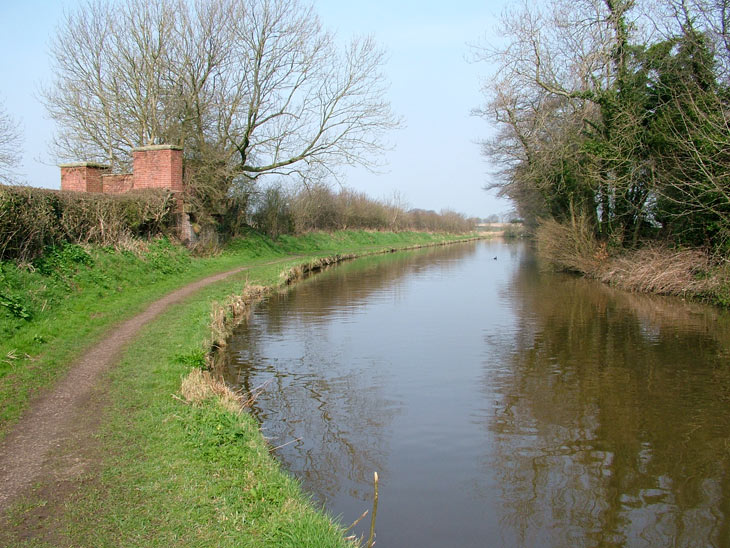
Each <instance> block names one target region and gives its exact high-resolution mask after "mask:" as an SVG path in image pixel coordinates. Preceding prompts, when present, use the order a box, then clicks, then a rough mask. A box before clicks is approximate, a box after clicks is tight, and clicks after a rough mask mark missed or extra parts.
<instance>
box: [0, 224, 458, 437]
mask: <svg viewBox="0 0 730 548" xmlns="http://www.w3.org/2000/svg"><path fill="white" fill-rule="evenodd" d="M453 238H454V237H453V236H442V235H432V234H421V233H401V234H393V233H378V232H372V233H371V232H362V231H343V232H338V233H334V234H326V233H312V234H307V235H304V236H299V237H293V236H282V237H281V238H280V239H279V240H278V241H272V240H270V239H269V238H266V237H264V236H262V235H260V234H257V233H255V232H251V233H249V234H247V235H246V237H244V238H239V239H236V240H234V241H232V242H231V243H230V244H229V245H228V246H227V247H226V249H225V250H224V251H223V252H222V253H221V254H219V255H218V256H215V257H207V258H196V257H193V256H191V255H190V253H189V252H188V251H187V250H186V249H185V248H183V247H181V246H175V245H172V244H171V243H170V242H168V241H167V240H156V241H153V242H150V243H149V244H147V245H146V246H144V249H142V250H141V251H140V252H138V253H136V254H135V253H132V252H130V251H116V250H114V249H110V248H98V247H97V248H84V247H81V246H76V245H68V246H66V247H64V248H60V249H59V248H57V249H54V250H51V251H49V253H47V254H46V255H45V256H44V257H43V258H42V259H41V260H39V261H36V262H35V263H34V264H33V265H26V266H24V267H18V266H17V265H15V264H13V263H0V404H1V405H0V438H2V436H4V435H5V434H6V433H7V430H8V428H9V427H10V426H11V425H12V424H14V423H15V422H16V421H17V420H18V417H19V416H20V415H21V414H22V412H23V411H24V410H25V409H26V408H27V405H28V401H29V400H30V398H31V397H32V396H33V395H34V394H36V393H37V392H38V391H40V390H42V389H44V388H46V387H47V386H49V385H52V384H53V383H54V382H55V381H56V380H57V379H58V378H59V376H60V375H62V374H63V373H64V372H65V371H67V368H68V365H69V364H70V363H71V362H72V361H73V360H74V358H76V357H77V356H79V355H80V354H81V353H82V352H83V351H84V350H85V349H86V348H88V347H90V346H91V345H92V344H93V343H94V342H96V341H98V340H99V339H100V338H101V337H102V336H103V334H104V333H105V332H106V331H107V330H108V329H109V328H110V326H111V325H113V324H115V323H117V322H120V321H121V320H124V319H126V318H129V317H131V316H133V315H135V314H137V313H139V312H141V311H142V310H143V309H144V307H145V306H146V305H147V304H149V303H150V302H152V301H153V300H155V299H156V298H159V297H161V296H162V295H164V294H166V293H168V292H170V291H172V290H174V289H176V288H178V287H181V286H183V285H185V284H186V283H189V282H191V281H194V280H196V279H200V278H202V277H205V276H207V275H210V274H214V273H216V272H222V271H225V270H230V269H233V268H236V267H238V266H242V265H256V264H259V263H261V262H266V261H271V260H276V259H281V258H284V257H286V256H290V255H298V256H309V257H319V256H324V255H329V254H333V253H337V252H357V253H362V252H367V251H373V250H377V249H383V248H389V247H401V246H408V245H419V244H429V243H434V242H438V241H441V240H445V239H453Z"/></svg>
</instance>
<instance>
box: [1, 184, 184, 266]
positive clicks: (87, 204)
mask: <svg viewBox="0 0 730 548" xmlns="http://www.w3.org/2000/svg"><path fill="white" fill-rule="evenodd" d="M174 223H175V215H174V199H173V196H172V194H171V193H170V192H169V191H167V190H144V191H132V192H129V193H126V194H120V195H109V194H92V193H83V192H67V191H66V192H64V191H57V190H47V189H40V188H33V187H26V186H6V185H0V260H2V261H6V260H12V259H15V260H19V261H30V260H32V259H34V258H35V257H37V256H39V255H41V254H42V253H43V251H44V250H45V249H46V248H48V247H49V246H59V245H63V244H64V243H67V242H70V243H76V244H81V243H95V244H100V245H114V244H116V243H118V242H119V241H120V240H122V239H124V238H125V237H149V236H154V235H157V234H160V233H166V232H170V231H171V229H172V228H173V226H174Z"/></svg>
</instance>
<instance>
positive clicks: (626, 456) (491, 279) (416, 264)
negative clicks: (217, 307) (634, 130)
mask: <svg viewBox="0 0 730 548" xmlns="http://www.w3.org/2000/svg"><path fill="white" fill-rule="evenodd" d="M495 257H496V260H495ZM231 346H232V349H233V356H232V357H233V363H232V366H231V367H232V369H231V375H232V377H235V378H236V379H238V381H239V382H240V384H242V385H243V386H244V387H246V388H252V387H255V386H258V385H261V384H263V383H265V382H267V381H270V384H269V385H268V388H267V390H266V391H265V392H264V394H263V395H262V396H261V398H260V399H259V400H258V402H257V403H256V407H255V410H254V412H255V414H256V416H257V417H258V419H259V420H260V421H261V424H262V427H263V429H264V434H265V435H266V436H267V437H269V438H270V440H271V444H272V445H273V446H279V445H282V444H287V442H292V440H297V441H294V442H293V443H289V444H288V445H285V446H284V447H281V448H280V449H277V450H276V454H277V455H278V456H279V458H280V459H281V460H282V461H283V463H284V465H285V466H286V467H287V468H288V469H289V470H291V471H292V473H293V474H294V475H296V476H297V477H299V478H300V479H301V480H302V482H303V484H304V486H305V488H306V489H307V490H309V491H310V492H311V493H313V497H314V498H315V500H316V501H319V502H321V503H323V504H324V505H325V506H326V507H327V508H328V509H329V510H330V511H331V512H332V513H333V514H335V515H339V516H341V519H342V522H343V523H351V522H352V521H354V520H355V519H356V518H357V517H358V516H359V515H360V514H361V513H362V512H363V511H364V510H365V509H367V508H369V507H370V504H371V496H372V485H371V483H372V473H373V471H375V470H377V471H378V473H379V474H380V479H381V481H380V505H379V510H378V520H377V540H378V543H377V545H378V547H382V548H390V547H406V546H418V547H445V546H458V547H471V546H474V547H476V546H479V547H482V546H556V547H557V546H703V547H704V546H730V523H729V521H728V520H729V519H730V517H729V516H730V480H729V476H728V474H729V472H730V470H729V466H730V317H729V315H728V314H727V313H723V312H720V311H718V310H716V309H713V308H711V307H703V306H698V305H691V304H687V303H685V302H683V301H681V300H678V299H666V298H657V297H649V296H637V295H630V294H626V293H621V292H617V291H613V290H611V289H610V288H608V287H606V286H603V285H600V284H597V283H592V282H589V281H586V280H583V279H579V278H574V277H570V276H566V275H557V274H550V273H545V272H540V271H539V270H538V268H537V267H536V264H535V262H534V260H533V256H532V254H531V252H530V251H529V250H528V248H527V247H526V246H524V245H508V244H505V243H501V242H481V243H477V244H463V245H458V246H449V247H446V248H441V249H437V250H427V251H421V252H414V253H409V254H397V255H389V256H383V257H377V258H372V259H366V260H360V261H354V262H351V263H347V264H344V265H342V266H339V267H337V268H335V269H332V270H329V271H326V272H324V273H322V274H320V275H317V276H315V277H313V278H311V279H309V280H307V281H305V282H303V283H301V284H299V285H296V286H294V287H293V288H292V289H291V290H289V291H287V292H284V293H281V294H279V295H275V296H273V297H271V298H269V299H267V300H266V301H264V302H263V303H261V304H260V305H259V306H258V307H257V308H256V310H255V311H254V313H253V315H252V317H251V319H250V321H249V322H248V323H247V324H245V325H244V326H242V327H241V328H240V329H239V330H238V331H237V332H236V333H235V335H234V337H233V340H232V345H231ZM366 528H367V524H365V523H363V524H362V526H361V527H359V528H357V529H356V532H358V533H362V532H363V531H364V530H366Z"/></svg>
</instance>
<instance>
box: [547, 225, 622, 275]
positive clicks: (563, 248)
mask: <svg viewBox="0 0 730 548" xmlns="http://www.w3.org/2000/svg"><path fill="white" fill-rule="evenodd" d="M536 240H537V249H538V254H539V256H540V258H541V259H543V260H544V261H546V262H547V263H549V264H550V265H552V266H553V267H555V268H557V269H558V270H566V271H570V272H580V273H582V274H586V275H588V276H594V277H595V276H596V275H597V274H598V273H599V272H600V269H601V266H602V264H603V262H604V261H605V260H606V259H607V258H608V254H607V252H606V246H605V244H603V243H600V242H598V241H597V240H596V237H595V234H594V231H593V227H592V226H591V224H590V223H589V222H588V219H587V217H586V216H584V215H573V216H572V219H571V221H570V222H569V223H559V222H557V221H555V220H553V219H548V220H545V221H544V222H543V223H541V224H540V227H539V228H538V230H537V232H536Z"/></svg>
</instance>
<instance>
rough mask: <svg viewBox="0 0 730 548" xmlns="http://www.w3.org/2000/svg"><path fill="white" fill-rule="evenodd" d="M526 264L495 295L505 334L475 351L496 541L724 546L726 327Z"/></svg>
mask: <svg viewBox="0 0 730 548" xmlns="http://www.w3.org/2000/svg"><path fill="white" fill-rule="evenodd" d="M524 260H525V261H526V264H524V265H523V266H522V268H519V269H517V270H516V275H515V277H514V279H513V281H512V283H511V284H510V286H509V287H505V288H504V295H505V297H506V298H508V299H509V300H510V301H511V302H512V304H513V307H514V309H515V311H516V313H517V317H518V320H517V325H516V328H512V329H511V330H510V331H509V332H508V333H502V334H500V333H493V334H489V335H488V336H487V337H486V339H485V342H486V345H487V347H489V348H490V349H492V352H491V353H490V356H491V357H490V358H488V359H487V360H486V361H485V364H484V365H485V369H484V371H485V373H484V378H483V386H484V392H485V396H487V397H489V398H494V397H495V396H496V397H497V403H496V404H495V407H494V408H493V410H492V411H491V413H489V412H488V413H487V415H488V416H487V424H488V429H489V432H490V436H491V437H493V445H492V449H491V451H493V453H492V452H491V451H490V453H489V454H488V455H487V456H486V457H485V462H484V464H485V466H487V467H490V469H491V471H492V472H494V470H496V471H497V474H498V484H499V490H500V496H501V498H502V503H503V504H502V508H503V515H502V519H501V524H502V527H503V529H504V530H505V531H510V536H511V535H515V538H516V539H518V541H519V542H520V543H521V544H522V545H525V546H542V545H546V546H599V545H600V546H624V545H626V546H669V545H674V546H723V545H726V544H724V543H727V542H729V541H728V539H730V528H729V526H728V515H729V514H728V513H729V512H730V506H729V504H730V500H729V489H730V482H729V480H728V465H729V464H730V408H729V407H728V403H730V360H729V359H728V358H729V354H728V350H729V349H730V336H729V334H730V318H729V317H728V315H727V314H726V313H722V312H720V311H718V310H716V309H712V308H709V307H703V306H699V305H690V304H686V303H683V302H679V301H678V300H675V299H664V298H657V297H648V296H637V295H630V294H626V293H621V292H616V291H613V290H611V289H610V288H608V287H605V286H602V285H599V284H596V283H592V282H588V281H585V280H583V279H579V278H573V277H569V276H560V275H554V274H545V273H541V272H539V270H538V269H537V267H536V265H535V264H533V263H531V259H530V257H529V256H526V257H525V259H524ZM527 263H529V264H527Z"/></svg>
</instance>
